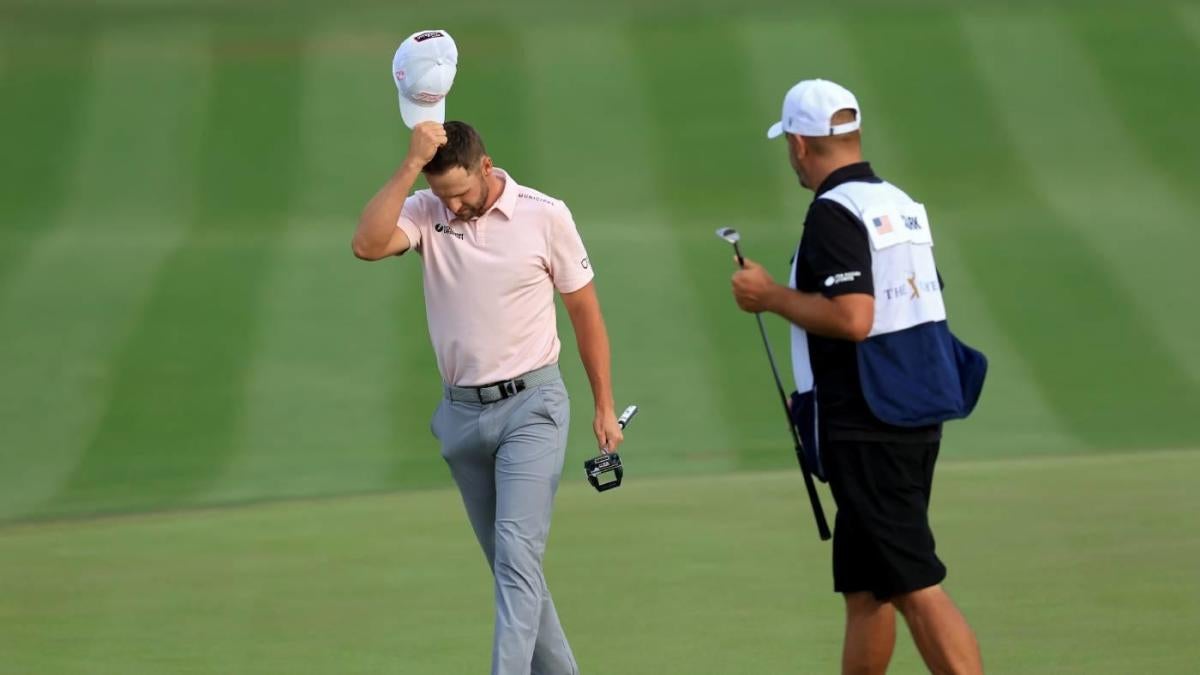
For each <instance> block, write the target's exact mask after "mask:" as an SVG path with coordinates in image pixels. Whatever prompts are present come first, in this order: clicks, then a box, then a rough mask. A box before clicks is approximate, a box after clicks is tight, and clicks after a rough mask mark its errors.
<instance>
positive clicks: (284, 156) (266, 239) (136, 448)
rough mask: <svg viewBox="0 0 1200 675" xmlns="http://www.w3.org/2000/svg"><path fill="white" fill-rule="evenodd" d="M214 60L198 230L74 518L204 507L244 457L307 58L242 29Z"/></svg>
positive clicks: (69, 490) (92, 461)
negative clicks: (264, 292) (264, 298)
mask: <svg viewBox="0 0 1200 675" xmlns="http://www.w3.org/2000/svg"><path fill="white" fill-rule="evenodd" d="M211 49H212V51H213V58H214V60H215V62H216V67H215V69H214V73H213V83H212V90H211V91H212V93H211V97H210V99H209V106H208V110H207V119H206V125H205V128H204V130H203V133H202V142H203V151H202V154H201V156H200V159H199V165H198V167H197V170H198V173H199V178H198V200H199V203H198V205H197V208H196V210H195V219H194V221H193V222H192V223H191V224H190V227H189V231H188V234H187V239H186V241H185V242H184V243H183V245H182V246H181V247H180V248H179V249H178V250H177V251H175V252H174V253H173V254H172V255H171V257H170V258H169V260H168V261H167V262H166V264H165V266H164V269H163V271H162V273H161V274H160V275H159V277H158V278H157V280H156V283H155V289H154V293H153V296H152V298H151V299H150V301H149V303H148V305H147V306H146V308H145V311H144V312H143V316H142V320H141V324H140V325H139V326H138V328H137V330H136V331H135V332H134V333H133V334H132V335H131V336H130V337H129V338H128V339H127V341H126V342H125V345H124V347H123V348H122V350H121V353H120V355H119V356H118V358H117V361H116V366H115V368H116V371H117V372H118V373H119V375H118V376H117V378H116V379H115V381H114V382H113V384H112V387H111V391H110V393H109V403H108V407H107V410H106V412H105V415H104V419H103V421H102V422H101V424H100V427H99V429H97V431H96V434H95V436H94V437H93V438H92V441H91V444H90V445H89V447H88V449H87V453H86V454H85V455H84V457H83V459H82V461H81V462H80V464H79V466H78V467H77V468H76V470H75V472H74V474H73V475H72V477H71V479H70V481H69V482H68V483H67V484H66V485H64V486H63V490H62V492H61V494H60V497H59V500H58V504H57V506H56V508H58V509H61V510H64V511H71V510H84V511H96V510H110V509H134V508H148V507H154V506H161V505H171V504H180V503H188V502H189V501H192V500H196V499H200V498H203V493H204V492H205V491H206V490H208V489H210V488H211V487H212V482H213V481H214V479H216V478H217V477H218V476H220V474H221V473H222V471H223V468H224V465H225V464H226V463H227V462H228V461H229V460H230V456H231V453H232V452H233V451H234V449H235V448H236V438H235V437H234V436H235V430H236V429H237V425H238V422H239V416H240V415H241V411H242V408H243V401H244V397H245V389H244V377H245V371H246V368H247V365H248V361H249V357H250V354H251V349H252V345H253V343H254V331H255V329H256V327H257V325H258V316H259V311H260V308H259V306H258V303H259V301H260V299H261V295H260V291H261V285H262V283H263V280H264V279H265V277H266V274H267V272H268V270H269V265H270V264H271V260H272V258H273V256H274V253H275V251H276V250H277V248H278V246H279V235H280V232H281V231H282V230H283V227H284V224H285V223H286V218H287V216H288V213H289V210H290V206H291V201H292V199H293V197H294V194H295V189H296V182H295V168H296V163H297V160H298V155H299V152H300V150H299V148H300V143H299V135H298V112H297V111H298V103H299V101H300V88H301V84H302V76H303V73H302V72H301V71H300V70H299V69H297V68H296V67H295V63H296V61H297V59H298V57H299V55H300V54H301V49H302V46H301V44H300V42H299V40H298V39H297V37H296V36H295V35H294V34H290V33H286V32H280V33H268V34H266V35H264V34H262V33H261V32H260V33H254V32H251V31H249V30H248V28H246V27H242V26H239V25H235V24H230V25H222V26H219V27H218V28H216V29H214V36H213V40H212V43H211Z"/></svg>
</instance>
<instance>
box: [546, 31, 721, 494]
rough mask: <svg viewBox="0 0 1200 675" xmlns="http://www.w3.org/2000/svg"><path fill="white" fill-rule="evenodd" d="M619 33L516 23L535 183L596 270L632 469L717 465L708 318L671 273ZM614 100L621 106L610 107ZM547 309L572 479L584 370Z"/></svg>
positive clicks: (629, 59)
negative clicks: (565, 387)
mask: <svg viewBox="0 0 1200 675" xmlns="http://www.w3.org/2000/svg"><path fill="white" fill-rule="evenodd" d="M623 30H624V26H623V25H622V24H619V23H615V22H611V21H609V22H597V23H594V24H586V25H584V24H569V25H555V26H553V27H549V26H546V25H542V24H533V25H530V26H527V27H526V28H525V29H524V31H523V38H524V40H525V43H526V54H527V55H528V57H529V58H527V60H526V64H525V67H526V68H527V69H528V71H527V72H528V74H529V82H530V95H531V99H530V106H529V107H530V109H531V111H532V114H533V118H532V122H533V124H534V126H535V128H537V129H538V130H539V132H540V138H539V142H538V145H537V148H538V150H539V152H540V159H539V164H540V165H541V166H543V167H546V171H545V173H547V177H546V179H545V184H546V189H547V191H549V192H550V193H551V194H554V195H555V196H557V197H560V198H562V199H564V200H565V201H566V202H567V204H568V205H569V206H570V207H571V209H572V212H573V214H574V216H575V220H576V223H577V225H578V226H579V231H580V233H581V234H582V236H583V238H584V242H585V244H586V245H587V247H588V254H589V256H590V257H591V261H592V266H593V267H594V268H595V270H596V286H597V289H598V291H599V293H600V301H601V305H602V307H603V309H604V312H605V320H606V322H607V324H608V330H609V335H610V338H611V341H612V350H613V378H614V390H615V396H616V399H617V401H616V403H617V405H618V407H621V406H624V405H626V404H628V403H637V404H638V405H639V406H641V409H642V410H643V411H644V412H645V414H644V415H643V416H641V417H639V418H638V421H637V424H636V427H635V428H631V430H630V435H629V437H628V440H629V443H628V445H627V446H626V447H627V451H626V452H625V453H624V455H623V456H624V457H625V462H626V464H627V465H628V466H629V467H630V470H631V471H634V470H635V469H636V472H637V474H638V475H646V474H647V473H653V472H667V471H670V472H677V471H685V470H698V469H701V468H703V469H706V470H711V469H723V468H728V467H729V465H730V461H729V460H730V458H729V457H728V456H727V455H726V454H725V453H714V452H712V451H711V448H712V447H714V446H716V447H734V439H733V437H731V435H730V434H729V431H730V429H729V428H728V427H727V426H725V425H724V424H723V423H722V422H721V419H720V410H721V405H722V396H721V395H720V393H719V391H718V390H717V388H716V387H715V386H714V384H715V383H714V379H713V371H712V370H711V369H707V368H702V367H698V364H699V363H701V362H704V361H706V360H708V359H711V358H712V357H713V356H714V353H713V352H711V351H708V350H706V348H705V344H706V341H705V340H704V339H703V335H704V331H705V329H706V324H707V321H706V318H705V316H704V314H703V307H702V306H701V305H699V304H697V303H696V302H695V301H694V298H693V296H692V293H691V292H690V290H689V289H688V288H687V286H686V285H685V284H683V283H681V280H683V279H686V278H687V276H688V271H687V261H685V260H684V259H683V257H682V256H681V248H680V246H679V243H678V242H677V241H676V240H675V237H674V236H673V233H672V228H671V225H670V222H669V219H668V217H667V216H666V214H665V213H664V208H663V206H664V205H663V204H662V202H661V200H660V198H659V195H658V193H657V189H656V183H655V181H656V176H655V174H654V169H653V166H652V162H650V161H649V157H647V150H648V149H652V148H653V147H654V142H653V135H654V123H653V121H652V120H651V117H650V111H649V109H648V102H647V101H646V98H645V94H644V92H643V91H642V90H641V89H640V88H639V87H638V80H637V77H638V76H637V74H636V72H637V69H638V68H639V65H638V63H637V61H636V55H635V53H634V51H633V48H632V45H631V44H630V42H629V41H628V40H626V39H625V36H624V33H623ZM546 53H551V54H554V55H555V58H554V59H553V60H549V59H546V58H544V54H546ZM615 101H620V102H621V104H620V105H621V112H620V114H612V113H611V107H612V105H613V103H614V102H615ZM559 318H560V335H561V336H563V337H564V339H565V341H564V345H563V354H564V357H563V359H562V363H563V366H564V370H565V371H566V372H567V373H568V377H569V378H570V380H571V382H572V385H573V388H572V394H573V398H574V401H575V403H576V405H575V413H576V417H575V423H574V424H573V425H572V426H573V428H572V434H571V450H572V456H571V457H570V458H569V459H568V475H569V476H570V477H571V479H572V480H574V479H577V478H578V476H579V474H578V473H576V472H577V471H579V468H578V467H579V462H580V461H582V459H583V458H584V457H585V456H592V455H594V454H595V453H596V439H595V435H594V434H593V432H592V425H591V417H592V416H591V406H590V405H588V404H589V403H590V401H591V393H590V390H589V388H588V384H587V379H586V376H585V375H584V373H583V368H582V366H581V365H580V363H579V358H578V356H577V349H576V347H575V345H574V343H573V340H572V333H571V329H570V324H569V321H567V318H566V316H565V313H560V317H559ZM665 355H672V356H673V358H664V356H665ZM683 392H687V393H686V395H684V394H683ZM705 448H710V449H709V450H707V451H706V450H705Z"/></svg>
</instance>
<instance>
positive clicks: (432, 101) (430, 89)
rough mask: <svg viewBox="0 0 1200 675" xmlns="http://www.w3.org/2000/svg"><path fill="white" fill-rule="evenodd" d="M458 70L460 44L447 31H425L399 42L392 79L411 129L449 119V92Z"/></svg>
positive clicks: (405, 120) (402, 110) (404, 116)
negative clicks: (447, 113)
mask: <svg viewBox="0 0 1200 675" xmlns="http://www.w3.org/2000/svg"><path fill="white" fill-rule="evenodd" d="M456 72H458V45H456V44H454V38H452V37H450V34H449V33H447V32H446V31H444V30H423V31H420V32H417V33H413V34H412V35H410V36H408V38H407V39H406V40H405V41H404V42H401V43H400V47H399V48H397V49H396V55H395V56H393V57H392V79H394V80H395V82H396V89H398V90H399V91H400V117H402V118H404V124H406V125H407V126H408V128H409V129H411V128H413V127H415V126H417V125H418V124H420V123H421V122H445V121H446V94H449V93H450V87H451V86H452V85H453V84H454V74H455V73H456Z"/></svg>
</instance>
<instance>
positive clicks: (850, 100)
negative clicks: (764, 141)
mask: <svg viewBox="0 0 1200 675" xmlns="http://www.w3.org/2000/svg"><path fill="white" fill-rule="evenodd" d="M846 108H849V109H851V110H853V111H854V112H855V118H854V121H853V122H846V123H845V124H838V125H834V124H833V114H834V113H836V112H837V111H839V110H844V109H846ZM860 126H862V111H861V110H859V109H858V99H856V98H854V94H851V93H850V90H849V89H846V88H845V87H843V86H842V85H840V84H835V83H833V82H830V81H829V80H804V81H802V82H800V83H799V84H797V85H796V86H794V87H792V88H791V89H789V90H788V93H787V95H786V96H784V97H783V118H782V119H781V120H780V121H778V122H776V123H775V124H772V125H771V128H770V129H767V138H778V137H780V136H782V135H783V134H785V133H788V134H798V135H800V136H837V135H838V134H848V133H850V132H851V131H855V130H857V129H858V128H859V127H860Z"/></svg>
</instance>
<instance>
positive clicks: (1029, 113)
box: [964, 12, 1200, 409]
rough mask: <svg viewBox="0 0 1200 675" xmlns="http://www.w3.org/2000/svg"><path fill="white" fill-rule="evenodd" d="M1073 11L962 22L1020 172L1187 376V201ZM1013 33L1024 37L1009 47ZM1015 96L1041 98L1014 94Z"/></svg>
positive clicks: (1197, 373) (1195, 367)
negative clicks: (1155, 158) (1093, 53)
mask: <svg viewBox="0 0 1200 675" xmlns="http://www.w3.org/2000/svg"><path fill="white" fill-rule="evenodd" d="M1070 21H1071V18H1070V16H1068V15H1063V14H1057V13H1046V12H1032V13H1022V14H1012V13H1006V14H1002V15H967V19H966V21H965V24H964V25H965V27H966V30H967V34H968V39H969V41H970V43H971V45H972V48H973V51H974V53H975V55H976V57H977V60H978V63H979V65H980V69H979V72H980V73H981V74H982V75H983V77H984V79H985V80H986V82H987V84H988V88H989V91H990V94H991V96H992V97H993V100H995V101H996V103H997V107H998V109H1001V110H1002V111H1003V112H1004V122H1005V124H1006V126H1007V128H1008V129H1009V130H1010V132H1011V138H1012V140H1013V143H1014V147H1016V148H1018V149H1019V150H1020V153H1021V157H1022V159H1023V160H1024V167H1023V169H1024V171H1025V172H1027V173H1028V174H1029V175H1030V176H1031V177H1032V178H1033V179H1034V182H1035V183H1034V184H1035V187H1037V188H1038V189H1039V190H1040V191H1041V192H1042V193H1043V194H1044V199H1045V201H1046V202H1047V203H1048V204H1049V206H1050V207H1051V209H1052V212H1053V213H1054V215H1055V216H1056V217H1057V218H1059V219H1061V222H1063V223H1064V224H1065V225H1067V226H1069V227H1071V228H1073V229H1074V230H1075V231H1076V232H1077V233H1078V235H1079V236H1081V237H1084V238H1086V239H1087V240H1088V241H1089V242H1090V244H1091V245H1092V246H1093V247H1094V248H1095V249H1096V250H1097V251H1098V252H1099V253H1100V254H1101V255H1102V256H1103V258H1104V261H1105V263H1106V264H1107V266H1108V272H1107V275H1108V276H1109V277H1110V278H1112V279H1113V280H1114V282H1115V284H1117V285H1119V286H1121V287H1122V289H1123V290H1124V291H1125V292H1126V293H1127V294H1129V295H1131V296H1132V298H1131V299H1133V300H1135V301H1136V305H1137V306H1138V307H1139V308H1140V309H1141V311H1140V312H1139V314H1140V316H1137V317H1135V318H1136V319H1137V320H1138V321H1139V323H1140V325H1142V326H1143V329H1144V330H1146V331H1147V332H1150V333H1153V334H1155V335H1156V337H1157V339H1156V340H1155V342H1156V343H1158V344H1159V345H1162V346H1165V347H1167V348H1168V349H1167V351H1166V353H1165V354H1164V355H1163V357H1162V358H1163V359H1165V360H1167V361H1168V363H1169V366H1170V368H1171V369H1172V370H1175V371H1177V372H1178V375H1177V378H1186V379H1189V380H1190V382H1191V385H1192V386H1193V387H1195V386H1197V383H1198V382H1200V353H1197V350H1196V349H1195V341H1194V340H1193V339H1192V336H1193V335H1194V334H1195V333H1197V332H1198V331H1200V316H1197V315H1195V314H1194V313H1188V312H1180V311H1179V308H1180V307H1187V306H1191V305H1193V304H1194V303H1195V298H1194V294H1193V291H1192V288H1191V286H1192V281H1191V278H1190V276H1189V275H1188V270H1190V269H1191V268H1192V267H1193V265H1194V259H1193V255H1192V249H1193V248H1194V247H1195V246H1196V245H1197V244H1198V243H1200V235H1198V234H1197V233H1196V229H1195V227H1194V226H1193V224H1192V221H1193V219H1194V213H1195V206H1194V205H1193V204H1192V203H1190V201H1185V200H1184V199H1182V198H1180V197H1179V196H1178V195H1177V194H1176V193H1175V192H1174V191H1173V190H1172V189H1171V183H1170V182H1169V181H1168V180H1167V175H1166V174H1165V173H1164V172H1163V171H1161V170H1159V169H1158V168H1157V167H1155V166H1154V165H1153V164H1152V163H1151V162H1149V161H1148V160H1147V158H1146V157H1145V156H1144V155H1143V154H1142V153H1141V152H1140V150H1139V147H1138V146H1137V145H1136V144H1135V143H1134V142H1133V141H1132V140H1131V139H1130V137H1129V134H1128V132H1127V131H1126V130H1125V129H1124V128H1123V125H1122V121H1121V119H1120V118H1119V117H1118V116H1117V115H1116V114H1115V111H1114V103H1113V101H1112V99H1111V98H1110V97H1109V96H1108V95H1107V93H1109V92H1106V91H1105V90H1104V87H1103V86H1102V83H1101V81H1100V80H1099V78H1098V77H1097V75H1096V68H1095V66H1094V64H1093V63H1092V62H1091V61H1090V60H1089V59H1088V55H1087V53H1086V52H1085V51H1084V50H1082V49H1081V47H1080V45H1079V44H1078V42H1077V41H1076V40H1075V39H1074V37H1073V35H1072V34H1071V32H1070V31H1069V30H1068V29H1067V28H1066V24H1068V23H1070ZM1014 41H1020V43H1021V44H1025V45H1028V48H1025V49H1022V50H1020V51H1019V52H1018V53H1016V54H1012V55H1010V54H1007V52H1008V51H1009V49H1008V47H1007V46H1008V45H1011V44H1013V42H1014ZM1131 48H1132V49H1135V50H1141V49H1147V48H1153V47H1152V46H1147V45H1136V46H1131ZM1112 93H1115V92H1112ZM1018 97H1020V98H1021V100H1037V101H1042V102H1043V105H1042V106H1016V105H1011V102H1012V101H1013V100H1016V99H1017V98H1018ZM1098 139H1103V142H1098ZM1101 196H1102V197H1101ZM1114 304H1115V303H1114ZM1114 344H1115V343H1114ZM1132 344H1135V345H1138V344H1150V343H1132ZM1112 375H1114V376H1117V375H1119V371H1118V372H1114V373H1112ZM1115 381H1117V382H1137V381H1138V380H1137V378H1134V379H1132V380H1124V379H1122V378H1121V377H1119V376H1118V377H1116V379H1115ZM1168 387H1169V386H1168ZM1132 390H1133V389H1131V391H1132ZM1160 391H1163V393H1164V395H1165V394H1166V391H1165V390H1161V389H1160ZM1180 393H1182V392H1173V394H1175V395H1172V398H1176V399H1177V400H1180V401H1181V402H1190V403H1191V404H1192V406H1191V407H1192V409H1195V407H1196V402H1197V399H1195V398H1192V397H1191V395H1188V396H1186V397H1184V398H1182V399H1179V398H1178V396H1176V395H1177V394H1180Z"/></svg>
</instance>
